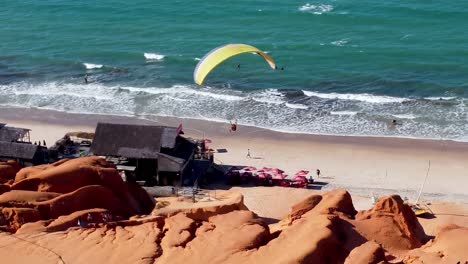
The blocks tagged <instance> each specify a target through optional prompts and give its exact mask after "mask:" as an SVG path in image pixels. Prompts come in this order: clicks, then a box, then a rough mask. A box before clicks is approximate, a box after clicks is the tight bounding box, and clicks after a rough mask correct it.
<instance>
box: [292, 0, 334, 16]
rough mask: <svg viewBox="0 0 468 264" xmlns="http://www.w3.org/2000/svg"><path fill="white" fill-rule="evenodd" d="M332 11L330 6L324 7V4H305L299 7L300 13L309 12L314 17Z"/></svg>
mask: <svg viewBox="0 0 468 264" xmlns="http://www.w3.org/2000/svg"><path fill="white" fill-rule="evenodd" d="M332 10H333V6H332V5H325V4H320V5H312V4H309V3H307V4H305V5H303V6H301V7H299V11H302V12H309V13H312V14H314V15H321V14H324V13H328V12H331V11H332Z"/></svg>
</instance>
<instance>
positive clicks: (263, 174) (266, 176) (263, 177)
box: [257, 172, 268, 179]
mask: <svg viewBox="0 0 468 264" xmlns="http://www.w3.org/2000/svg"><path fill="white" fill-rule="evenodd" d="M257 177H258V178H259V179H266V178H268V174H266V173H264V172H261V173H259V174H257Z"/></svg>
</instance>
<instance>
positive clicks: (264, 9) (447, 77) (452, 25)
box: [0, 0, 468, 141]
mask: <svg viewBox="0 0 468 264" xmlns="http://www.w3.org/2000/svg"><path fill="white" fill-rule="evenodd" d="M0 18H1V19H0V106H18V107H37V108H44V109H54V110H59V111H67V112H76V113H100V114H115V115H129V116H138V117H142V118H148V119H156V118H157V116H158V115H164V116H178V117H188V118H198V119H206V120H215V121H225V122H227V121H229V120H238V122H239V123H240V124H245V125H253V126H257V127H264V128H270V129H273V130H278V131H285V132H300V133H313V134H334V135H368V136H398V137H415V138H436V139H454V140H459V141H468V1H422V0H409V1H408V0H406V1H403V0H388V1H368V0H361V1H351V0H335V1H333V0H319V1H311V0H301V1H296V0H290V1H280V0H268V1H267V0H249V1H247V0H237V1H217V0H198V1H186V0H185V1H180V0H171V1H169V0H157V1H154V0H152V1H150V0H134V1H127V0H125V1H124V0H113V1H109V0H102V1H91V0H75V1H70V0H66V1H65V0H4V1H2V5H1V8H0ZM226 43H247V44H251V45H254V46H256V47H258V48H260V49H262V50H264V51H266V52H268V53H269V54H270V55H271V56H272V57H273V58H274V59H275V61H276V62H277V65H278V66H279V67H284V70H283V71H281V70H277V71H274V70H271V69H270V68H269V67H268V65H267V64H266V63H265V61H263V60H262V58H261V57H259V56H257V55H253V54H243V55H240V56H237V57H234V58H232V59H230V60H228V61H225V62H224V63H222V64H221V65H219V66H218V67H217V68H216V69H215V70H214V71H213V72H212V73H211V74H210V75H208V77H207V79H206V81H205V83H204V85H203V86H201V87H199V86H197V85H195V84H194V82H193V70H194V68H195V66H196V64H197V63H198V61H199V60H200V58H202V57H203V55H204V54H205V53H207V52H209V51H210V50H211V49H213V48H215V47H217V46H220V45H223V44H226ZM238 64H240V65H241V67H240V69H237V65H238ZM85 74H87V75H88V76H89V83H88V84H85V83H84V79H83V77H84V75H85ZM0 111H1V109H0ZM392 119H396V120H397V121H398V122H399V123H400V124H399V125H397V126H391V125H389V122H390V121H391V120H392Z"/></svg>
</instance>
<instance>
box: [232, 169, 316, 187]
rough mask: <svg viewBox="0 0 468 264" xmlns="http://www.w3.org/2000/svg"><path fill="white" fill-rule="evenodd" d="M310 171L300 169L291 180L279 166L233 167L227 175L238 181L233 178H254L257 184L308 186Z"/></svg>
mask: <svg viewBox="0 0 468 264" xmlns="http://www.w3.org/2000/svg"><path fill="white" fill-rule="evenodd" d="M308 173H309V171H306V170H300V171H298V172H297V173H295V174H294V176H293V177H292V179H290V180H289V179H286V178H287V177H288V175H287V174H285V173H284V171H283V170H281V169H279V168H269V167H263V168H261V169H257V168H256V167H253V166H248V167H243V168H238V167H231V169H230V170H229V171H228V172H227V173H226V176H228V180H229V181H230V182H236V181H233V179H232V178H233V177H239V181H240V180H241V179H244V181H246V180H248V179H249V178H253V179H254V180H255V181H256V183H257V185H279V186H293V187H307V184H308V180H307V177H306V176H307V175H308Z"/></svg>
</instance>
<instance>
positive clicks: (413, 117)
mask: <svg viewBox="0 0 468 264" xmlns="http://www.w3.org/2000/svg"><path fill="white" fill-rule="evenodd" d="M392 116H394V117H396V118H399V119H415V118H418V116H416V115H413V114H398V115H392Z"/></svg>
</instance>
